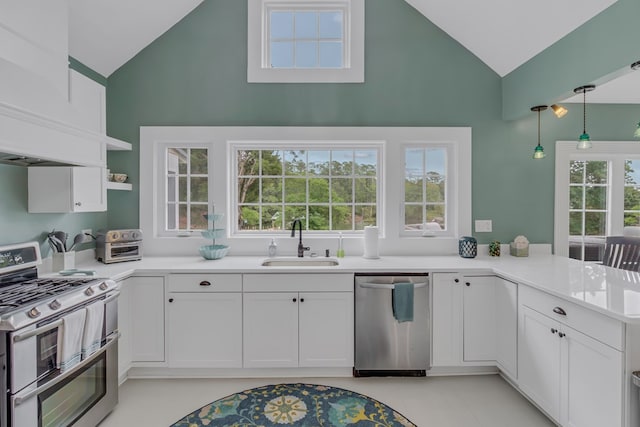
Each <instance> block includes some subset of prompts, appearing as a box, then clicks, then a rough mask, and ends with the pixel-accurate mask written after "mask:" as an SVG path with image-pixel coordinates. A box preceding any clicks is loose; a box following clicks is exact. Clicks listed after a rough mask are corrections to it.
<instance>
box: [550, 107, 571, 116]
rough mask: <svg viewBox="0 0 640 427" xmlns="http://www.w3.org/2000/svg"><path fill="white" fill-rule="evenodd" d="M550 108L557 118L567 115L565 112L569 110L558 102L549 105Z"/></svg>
mask: <svg viewBox="0 0 640 427" xmlns="http://www.w3.org/2000/svg"><path fill="white" fill-rule="evenodd" d="M551 110H553V114H555V115H556V117H557V118H559V119H561V118H563V117H564V116H566V115H567V113H568V112H569V111H568V110H567V109H566V108H564V107H563V106H562V105H560V104H553V105H552V106H551Z"/></svg>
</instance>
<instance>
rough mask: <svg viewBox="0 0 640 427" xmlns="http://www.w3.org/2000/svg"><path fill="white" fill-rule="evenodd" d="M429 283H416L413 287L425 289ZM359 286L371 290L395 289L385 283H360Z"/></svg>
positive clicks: (393, 286)
mask: <svg viewBox="0 0 640 427" xmlns="http://www.w3.org/2000/svg"><path fill="white" fill-rule="evenodd" d="M427 285H428V283H427V282H423V283H414V284H413V287H414V289H415V288H424V287H425V286H427ZM357 286H360V287H361V288H371V289H394V288H395V285H387V284H384V283H358V285H357Z"/></svg>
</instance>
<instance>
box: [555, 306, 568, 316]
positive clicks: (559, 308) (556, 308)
mask: <svg viewBox="0 0 640 427" xmlns="http://www.w3.org/2000/svg"><path fill="white" fill-rule="evenodd" d="M553 312H554V313H556V314H559V315H561V316H566V315H567V312H566V311H564V310H563V309H562V307H553Z"/></svg>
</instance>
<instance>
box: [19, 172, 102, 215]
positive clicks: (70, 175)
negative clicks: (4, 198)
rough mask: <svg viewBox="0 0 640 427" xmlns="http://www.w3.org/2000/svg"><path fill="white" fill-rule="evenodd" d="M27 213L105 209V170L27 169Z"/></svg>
mask: <svg viewBox="0 0 640 427" xmlns="http://www.w3.org/2000/svg"><path fill="white" fill-rule="evenodd" d="M28 177H29V184H28V185H29V212H30V213H43V212H48V213H55V212H103V211H106V210H107V190H106V188H107V187H106V185H107V182H106V177H105V170H104V169H102V168H87V167H65V166H52V167H39V166H37V167H31V168H29V174H28Z"/></svg>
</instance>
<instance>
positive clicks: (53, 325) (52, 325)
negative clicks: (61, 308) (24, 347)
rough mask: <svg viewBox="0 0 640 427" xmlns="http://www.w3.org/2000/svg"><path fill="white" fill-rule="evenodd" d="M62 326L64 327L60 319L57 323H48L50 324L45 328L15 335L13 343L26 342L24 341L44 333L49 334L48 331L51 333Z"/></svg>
mask: <svg viewBox="0 0 640 427" xmlns="http://www.w3.org/2000/svg"><path fill="white" fill-rule="evenodd" d="M60 325H62V319H58V320H56V321H55V322H51V323H48V324H46V325H44V326H41V327H39V328H36V329H34V330H32V331H29V332H25V333H24V334H17V335H14V336H13V342H20V341H24V340H26V339H28V338H31V337H33V336H36V335H39V334H41V333H43V332H47V331H50V330H52V329H55V328H57V327H58V326H60Z"/></svg>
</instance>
